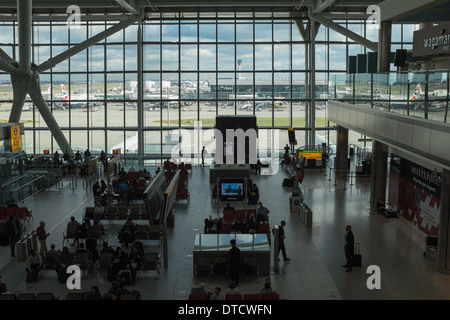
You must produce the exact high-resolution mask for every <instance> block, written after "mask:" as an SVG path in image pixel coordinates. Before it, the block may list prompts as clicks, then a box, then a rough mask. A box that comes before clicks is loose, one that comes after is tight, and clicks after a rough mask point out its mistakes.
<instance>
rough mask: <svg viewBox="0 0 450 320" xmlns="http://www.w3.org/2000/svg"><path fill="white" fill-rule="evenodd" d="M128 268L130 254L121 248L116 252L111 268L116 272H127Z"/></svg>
mask: <svg viewBox="0 0 450 320" xmlns="http://www.w3.org/2000/svg"><path fill="white" fill-rule="evenodd" d="M127 266H128V254H127V253H126V252H124V251H123V250H122V248H121V247H117V249H116V252H115V253H114V256H113V258H112V264H111V268H112V269H113V270H115V271H118V270H125V269H127Z"/></svg>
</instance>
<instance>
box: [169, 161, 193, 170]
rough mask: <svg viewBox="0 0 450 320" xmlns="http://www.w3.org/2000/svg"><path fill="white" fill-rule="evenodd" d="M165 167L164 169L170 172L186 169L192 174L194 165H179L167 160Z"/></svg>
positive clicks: (182, 163)
mask: <svg viewBox="0 0 450 320" xmlns="http://www.w3.org/2000/svg"><path fill="white" fill-rule="evenodd" d="M163 167H164V170H169V169H170V170H177V169H180V170H181V169H183V167H184V168H185V169H186V170H190V171H191V172H192V163H184V162H181V163H180V164H178V165H177V164H176V163H174V162H171V161H168V160H166V161H164V163H163Z"/></svg>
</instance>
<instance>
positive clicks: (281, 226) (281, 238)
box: [278, 220, 291, 262]
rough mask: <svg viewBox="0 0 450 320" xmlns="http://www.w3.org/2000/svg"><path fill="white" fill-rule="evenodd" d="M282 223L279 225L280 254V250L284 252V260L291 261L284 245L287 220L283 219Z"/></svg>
mask: <svg viewBox="0 0 450 320" xmlns="http://www.w3.org/2000/svg"><path fill="white" fill-rule="evenodd" d="M280 224H281V225H280V226H279V227H278V255H280V250H281V252H282V254H283V259H284V262H288V261H291V259H289V258H288V257H287V256H286V247H285V246H284V239H286V236H285V235H284V227H285V226H286V221H284V220H282V221H281V223H280Z"/></svg>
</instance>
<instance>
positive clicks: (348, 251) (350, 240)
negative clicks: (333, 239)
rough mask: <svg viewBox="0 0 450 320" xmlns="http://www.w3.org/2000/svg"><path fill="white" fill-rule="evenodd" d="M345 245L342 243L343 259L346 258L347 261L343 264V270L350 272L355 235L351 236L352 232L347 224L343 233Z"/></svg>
mask: <svg viewBox="0 0 450 320" xmlns="http://www.w3.org/2000/svg"><path fill="white" fill-rule="evenodd" d="M344 240H345V245H344V252H345V259H347V263H346V264H344V265H343V267H344V268H347V270H346V271H345V272H351V271H352V266H353V263H352V259H353V253H354V252H355V237H354V236H353V232H352V226H350V225H347V226H346V227H345V235H344Z"/></svg>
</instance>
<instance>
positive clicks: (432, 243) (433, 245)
mask: <svg viewBox="0 0 450 320" xmlns="http://www.w3.org/2000/svg"><path fill="white" fill-rule="evenodd" d="M425 240H426V247H427V248H426V250H425V252H424V253H423V256H424V257H425V256H427V255H428V254H429V253H430V252H431V253H434V254H435V253H437V244H438V238H437V237H430V236H427V237H426V238H425Z"/></svg>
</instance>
